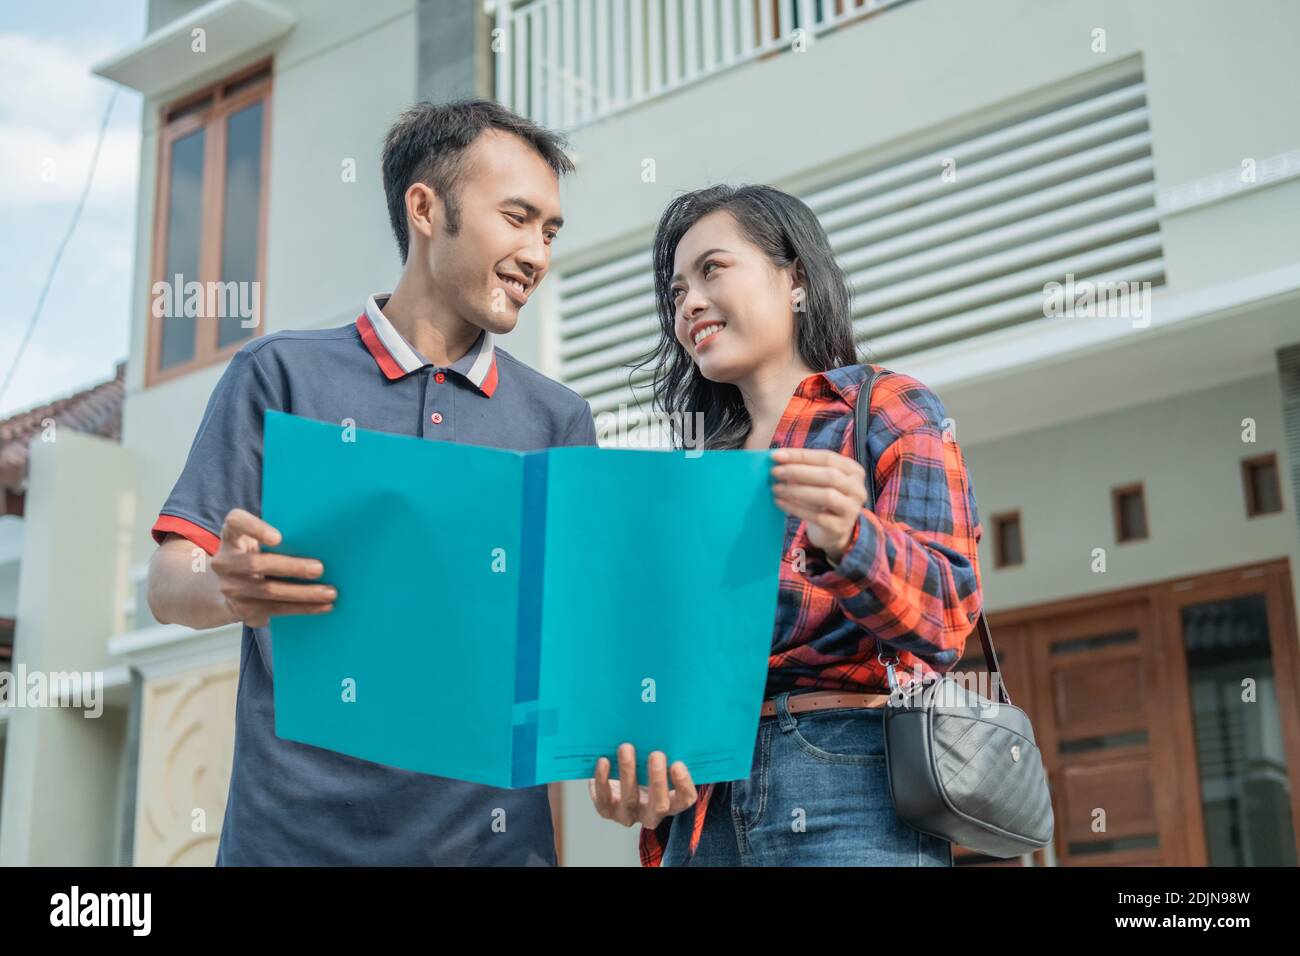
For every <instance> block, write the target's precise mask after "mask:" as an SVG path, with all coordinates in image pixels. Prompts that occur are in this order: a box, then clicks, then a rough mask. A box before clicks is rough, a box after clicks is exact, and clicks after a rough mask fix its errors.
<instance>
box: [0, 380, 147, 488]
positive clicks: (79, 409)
mask: <svg viewBox="0 0 1300 956" xmlns="http://www.w3.org/2000/svg"><path fill="white" fill-rule="evenodd" d="M125 378H126V363H125V362H121V363H119V364H118V366H117V374H116V375H114V376H113V378H111V379H109V380H108V381H107V382H100V383H99V384H98V385H93V386H91V387H90V388H87V389H83V390H82V391H80V392H77V393H76V394H75V395H69V396H67V397H66V398H60V399H58V400H57V401H53V402H49V403H47V404H45V405H38V406H37V407H35V408H29V409H27V410H26V411H24V412H19V413H18V414H17V415H12V416H10V417H9V418H6V419H4V420H2V421H0V488H9V489H12V490H14V491H18V490H20V489H21V488H22V486H23V482H24V480H25V478H26V475H27V446H28V444H29V443H30V442H31V440H32V439H33V438H35V437H36V436H37V435H38V434H40V431H41V427H42V426H41V422H43V421H45V420H46V419H47V418H52V419H54V421H55V422H56V423H57V424H58V425H59V426H60V427H62V428H71V429H72V430H73V431H76V432H82V433H84V434H87V435H98V436H100V437H101V438H110V439H112V440H113V441H121V439H122V399H123V398H124V397H125V395H126V389H125V387H124V384H125Z"/></svg>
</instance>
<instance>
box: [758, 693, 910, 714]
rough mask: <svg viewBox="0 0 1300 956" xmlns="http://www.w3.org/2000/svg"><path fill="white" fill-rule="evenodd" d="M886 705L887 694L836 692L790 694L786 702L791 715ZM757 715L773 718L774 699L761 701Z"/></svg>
mask: <svg viewBox="0 0 1300 956" xmlns="http://www.w3.org/2000/svg"><path fill="white" fill-rule="evenodd" d="M888 703H889V695H888V694H850V693H845V692H843V691H838V690H820V691H816V692H813V693H808V694H791V695H790V696H789V697H788V698H787V700H786V704H787V706H789V708H790V713H792V714H798V713H802V712H803V711H805V710H830V709H831V708H833V707H884V706H885V705H886V704H888ZM759 713H761V714H762V715H763V716H764V717H775V716H776V698H775V697H773V698H770V699H768V700H765V701H763V709H762V710H761V711H759Z"/></svg>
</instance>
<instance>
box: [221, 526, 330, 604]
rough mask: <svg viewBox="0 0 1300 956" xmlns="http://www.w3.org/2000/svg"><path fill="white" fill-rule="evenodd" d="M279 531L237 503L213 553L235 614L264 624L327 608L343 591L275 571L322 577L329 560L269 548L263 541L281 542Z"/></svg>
mask: <svg viewBox="0 0 1300 956" xmlns="http://www.w3.org/2000/svg"><path fill="white" fill-rule="evenodd" d="M280 538H281V535H280V532H279V531H277V530H276V529H275V528H273V527H271V526H270V525H269V524H267V523H266V522H265V521H263V520H262V519H261V518H259V517H257V516H256V515H253V514H249V513H248V512H247V511H244V510H243V509H242V508H236V509H234V510H233V511H231V512H230V514H228V515H226V520H225V522H224V523H223V524H222V525H221V547H220V549H219V550H218V551H217V553H216V554H215V555H214V556H213V558H212V565H211V568H212V570H213V571H214V572H215V573H216V576H217V582H218V586H219V588H220V590H221V595H222V597H223V598H225V601H226V605H227V606H228V607H229V608H230V612H231V613H232V614H233V615H234V616H235V619H236V620H239V621H243V622H244V623H245V624H247V625H248V626H249V627H264V626H266V622H267V620H268V619H270V618H271V617H272V616H276V615H282V614H324V613H325V612H327V611H330V610H333V608H334V599H335V598H336V597H337V596H338V592H337V591H335V590H334V588H333V587H331V586H330V585H328V584H291V583H289V582H287V581H273V580H269V579H270V578H272V577H285V578H303V579H307V580H310V579H313V578H318V577H320V576H321V575H322V574H324V573H325V568H324V566H323V565H322V564H321V563H320V562H319V561H317V560H315V559H314V558H295V557H291V556H289V555H287V554H264V553H263V552H262V545H264V544H265V545H270V546H271V547H274V546H275V545H277V544H279V543H280Z"/></svg>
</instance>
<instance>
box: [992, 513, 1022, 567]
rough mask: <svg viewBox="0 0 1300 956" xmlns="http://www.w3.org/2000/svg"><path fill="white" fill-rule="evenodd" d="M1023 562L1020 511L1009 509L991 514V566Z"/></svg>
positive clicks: (1012, 564) (1007, 565)
mask: <svg viewBox="0 0 1300 956" xmlns="http://www.w3.org/2000/svg"><path fill="white" fill-rule="evenodd" d="M1024 563H1025V549H1024V544H1023V542H1022V541H1021V538H1020V512H1019V511H1009V512H1007V513H1006V514H1000V515H994V516H993V566H994V567H995V568H1006V567H1014V566H1015V565H1017V564H1024Z"/></svg>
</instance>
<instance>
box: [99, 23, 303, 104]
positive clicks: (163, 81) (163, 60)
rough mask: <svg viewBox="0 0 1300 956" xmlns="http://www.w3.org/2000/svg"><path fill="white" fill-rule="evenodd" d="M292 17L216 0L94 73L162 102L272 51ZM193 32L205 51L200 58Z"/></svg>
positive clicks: (127, 50)
mask: <svg viewBox="0 0 1300 956" xmlns="http://www.w3.org/2000/svg"><path fill="white" fill-rule="evenodd" d="M296 23H297V20H296V19H295V17H294V16H293V14H291V13H289V12H288V11H287V10H285V9H284V8H282V7H280V6H277V5H276V4H274V3H270V2H268V0H212V2H211V3H205V4H204V5H203V6H201V7H199V8H198V9H197V10H194V11H193V12H191V13H189V14H186V15H185V16H183V17H180V18H178V19H176V20H173V21H171V22H170V23H168V24H166V25H165V26H163V27H161V28H159V29H157V30H155V31H154V32H153V33H150V34H149V35H148V36H146V37H145V38H144V39H142V40H141V41H140V42H139V43H137V44H135V45H134V46H131V47H128V48H127V49H125V50H123V51H121V52H120V53H118V54H116V55H114V56H112V57H110V58H109V59H107V60H104V61H102V62H100V63H97V64H95V66H93V67H91V72H92V73H95V74H96V75H98V76H102V77H104V78H105V79H109V80H112V81H113V82H115V83H120V84H122V85H123V86H127V87H130V88H131V89H133V90H138V91H139V92H141V93H143V94H144V95H145V96H148V97H156V96H162V95H164V94H166V93H168V92H170V91H173V90H180V89H182V88H184V87H185V86H186V85H188V84H191V83H193V82H194V81H196V80H198V79H200V78H201V77H204V76H205V75H207V74H210V73H214V72H216V71H219V70H221V69H222V68H226V67H233V66H234V65H236V64H238V63H240V61H241V60H244V59H246V58H247V56H248V55H249V54H250V53H252V52H253V51H255V50H258V49H260V48H263V47H269V46H270V45H272V44H273V43H275V42H276V41H277V40H280V39H281V38H283V37H284V36H285V35H286V34H287V33H288V32H289V31H290V30H292V29H293V28H294V25H295V24H296ZM195 30H202V31H203V34H202V36H203V41H204V44H203V45H204V50H203V52H196V51H195V50H194V43H195V39H196V34H195V32H194V31H195Z"/></svg>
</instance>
